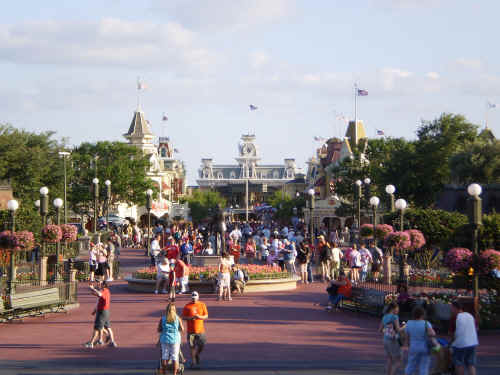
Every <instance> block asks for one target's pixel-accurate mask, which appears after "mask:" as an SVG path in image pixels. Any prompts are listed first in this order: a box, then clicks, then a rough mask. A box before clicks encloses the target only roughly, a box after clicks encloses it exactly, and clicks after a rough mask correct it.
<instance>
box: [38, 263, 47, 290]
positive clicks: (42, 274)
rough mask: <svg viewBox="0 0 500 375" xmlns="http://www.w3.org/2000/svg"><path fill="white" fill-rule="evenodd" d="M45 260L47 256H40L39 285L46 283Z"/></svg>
mask: <svg viewBox="0 0 500 375" xmlns="http://www.w3.org/2000/svg"><path fill="white" fill-rule="evenodd" d="M47 260H48V257H47V256H41V257H40V268H39V274H40V286H45V285H47Z"/></svg>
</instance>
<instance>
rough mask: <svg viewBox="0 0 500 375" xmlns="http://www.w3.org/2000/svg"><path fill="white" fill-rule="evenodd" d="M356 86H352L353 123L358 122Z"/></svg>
mask: <svg viewBox="0 0 500 375" xmlns="http://www.w3.org/2000/svg"><path fill="white" fill-rule="evenodd" d="M357 91H358V84H357V83H355V84H354V123H355V124H356V123H357V122H358V95H357V94H358V92H357Z"/></svg>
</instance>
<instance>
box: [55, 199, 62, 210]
mask: <svg viewBox="0 0 500 375" xmlns="http://www.w3.org/2000/svg"><path fill="white" fill-rule="evenodd" d="M53 203H54V207H55V208H61V207H62V206H63V204H64V202H63V200H62V199H61V198H56V199H54V202H53Z"/></svg>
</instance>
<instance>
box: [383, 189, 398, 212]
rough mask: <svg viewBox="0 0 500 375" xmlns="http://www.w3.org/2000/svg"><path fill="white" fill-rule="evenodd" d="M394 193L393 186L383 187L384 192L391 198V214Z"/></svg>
mask: <svg viewBox="0 0 500 375" xmlns="http://www.w3.org/2000/svg"><path fill="white" fill-rule="evenodd" d="M395 191H396V187H395V186H394V185H387V186H386V187H385V192H386V193H387V194H389V197H390V198H391V212H394V192H395Z"/></svg>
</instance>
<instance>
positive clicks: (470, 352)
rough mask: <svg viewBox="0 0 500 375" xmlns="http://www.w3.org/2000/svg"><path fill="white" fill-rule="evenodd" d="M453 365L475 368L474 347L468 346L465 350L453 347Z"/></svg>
mask: <svg viewBox="0 0 500 375" xmlns="http://www.w3.org/2000/svg"><path fill="white" fill-rule="evenodd" d="M452 360H453V364H454V365H455V366H465V367H469V366H475V365H476V347H475V346H468V347H466V348H455V347H453V355H452Z"/></svg>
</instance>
